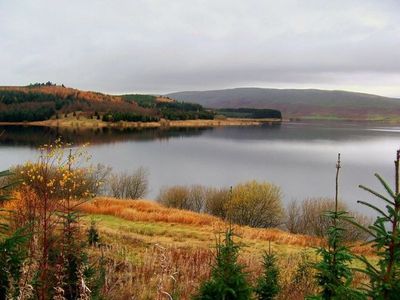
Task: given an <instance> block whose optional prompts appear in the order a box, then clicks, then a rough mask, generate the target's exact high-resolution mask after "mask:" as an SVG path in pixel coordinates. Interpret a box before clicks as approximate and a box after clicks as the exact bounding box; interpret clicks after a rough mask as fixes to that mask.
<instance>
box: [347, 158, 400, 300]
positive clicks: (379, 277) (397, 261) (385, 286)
mask: <svg viewBox="0 0 400 300" xmlns="http://www.w3.org/2000/svg"><path fill="white" fill-rule="evenodd" d="M399 161H400V150H398V151H397V157H396V161H395V191H393V190H392V189H391V188H390V186H389V185H388V184H387V182H386V181H385V180H384V179H383V178H382V177H381V176H380V175H378V174H375V176H376V177H377V178H378V180H379V182H380V183H381V184H382V186H383V187H384V189H385V190H386V192H387V194H388V195H387V196H386V195H382V194H380V193H378V192H376V191H374V190H371V189H370V188H368V187H365V186H363V185H360V188H361V189H363V190H365V191H367V192H369V193H371V194H373V195H374V196H377V197H378V198H379V199H380V200H382V201H384V202H385V204H386V210H382V209H380V208H378V207H377V206H375V205H373V204H371V203H368V202H365V201H358V202H359V203H361V204H363V205H365V206H368V207H369V208H372V209H373V210H375V211H376V212H377V213H378V216H377V218H376V221H375V222H374V224H373V225H372V226H369V227H368V228H365V227H362V226H361V225H359V224H356V223H353V224H355V225H357V226H359V227H360V228H363V229H364V230H366V231H367V232H368V233H369V234H370V235H371V236H372V240H371V243H372V246H373V247H374V248H375V249H376V252H377V254H378V259H379V260H378V263H377V264H371V263H370V262H369V261H368V260H367V259H366V258H365V257H364V256H359V259H360V260H361V261H362V262H363V263H364V264H365V269H361V270H360V271H361V272H364V273H365V274H366V275H367V276H368V277H369V281H370V283H369V285H368V288H367V291H368V295H369V296H370V297H371V298H372V299H379V300H381V299H382V300H394V299H399V298H400V191H399V189H400V180H399Z"/></svg>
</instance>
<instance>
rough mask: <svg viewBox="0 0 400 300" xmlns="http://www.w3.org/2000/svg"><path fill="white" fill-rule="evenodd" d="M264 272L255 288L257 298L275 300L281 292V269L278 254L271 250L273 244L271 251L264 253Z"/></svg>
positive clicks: (259, 299)
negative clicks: (277, 262)
mask: <svg viewBox="0 0 400 300" xmlns="http://www.w3.org/2000/svg"><path fill="white" fill-rule="evenodd" d="M263 267H264V273H263V275H262V276H261V277H260V278H259V279H258V283H257V286H256V288H255V290H254V291H255V293H256V299H258V300H273V299H275V297H276V295H277V294H278V293H279V290H280V286H279V269H278V267H277V265H276V256H275V255H274V254H273V253H272V252H271V244H270V245H269V251H268V252H266V253H264V255H263Z"/></svg>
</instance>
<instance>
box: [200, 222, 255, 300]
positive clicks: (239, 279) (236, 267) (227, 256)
mask: <svg viewBox="0 0 400 300" xmlns="http://www.w3.org/2000/svg"><path fill="white" fill-rule="evenodd" d="M233 235H234V233H233V230H232V228H231V227H230V228H229V229H228V230H227V231H226V232H225V239H224V241H222V242H221V241H218V242H217V253H216V256H215V262H214V265H213V267H212V271H211V278H210V279H209V280H208V281H206V282H204V283H203V284H202V285H201V286H200V290H199V293H198V295H196V296H195V297H194V299H195V300H248V299H250V296H251V287H250V285H249V283H248V282H247V277H246V273H245V272H244V270H243V269H244V266H242V265H241V264H239V263H238V262H237V259H238V255H239V250H240V246H239V245H237V244H236V243H235V242H234V241H233Z"/></svg>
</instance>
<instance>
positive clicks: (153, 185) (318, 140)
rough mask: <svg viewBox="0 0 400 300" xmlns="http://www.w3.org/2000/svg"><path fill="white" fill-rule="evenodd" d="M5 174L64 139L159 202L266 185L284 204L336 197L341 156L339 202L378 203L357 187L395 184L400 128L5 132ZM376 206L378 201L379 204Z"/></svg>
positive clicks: (0, 152) (1, 148)
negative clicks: (143, 184) (178, 192)
mask: <svg viewBox="0 0 400 300" xmlns="http://www.w3.org/2000/svg"><path fill="white" fill-rule="evenodd" d="M0 130H1V131H4V132H3V134H2V136H1V137H0V142H1V145H0V157H1V160H0V170H3V169H7V168H9V167H10V166H12V165H15V164H19V163H22V162H24V161H26V160H32V159H35V157H36V155H37V151H36V147H37V146H38V145H40V144H43V143H48V142H50V141H52V140H54V139H55V138H56V137H57V136H61V137H62V138H63V139H64V140H65V141H69V142H73V143H75V144H82V143H86V142H89V143H90V146H89V147H88V151H89V153H90V154H91V155H92V162H93V163H102V164H106V165H109V166H111V167H112V168H113V169H114V170H115V171H130V170H134V169H136V168H138V167H140V166H143V167H145V168H147V169H148V171H149V173H150V176H149V181H150V192H149V195H148V198H155V197H157V195H158V192H159V189H160V188H161V187H163V186H168V185H176V184H201V185H206V186H214V187H221V186H231V185H235V184H237V183H239V182H245V181H248V180H252V179H256V180H260V181H262V180H266V181H269V182H272V183H274V184H277V185H279V186H280V187H281V188H282V192H283V196H284V201H285V202H288V201H290V200H294V199H297V200H302V199H305V198H307V197H320V196H322V197H333V196H334V190H335V185H334V183H335V163H336V158H337V153H338V152H340V153H341V155H342V169H341V177H340V183H341V184H340V195H341V198H342V199H344V201H346V202H347V203H348V204H349V205H350V207H352V208H353V209H357V210H360V211H363V212H365V210H364V209H363V208H361V207H360V206H359V205H358V204H356V201H357V200H359V199H363V200H365V199H373V198H372V197H370V196H369V195H368V194H366V193H365V192H363V191H361V190H360V189H359V188H358V185H359V184H364V185H367V186H370V187H372V188H377V190H380V191H381V190H382V189H381V188H380V186H379V184H378V182H377V180H376V179H375V177H374V176H373V174H374V173H375V172H377V173H379V174H381V175H383V176H384V177H385V178H387V180H388V181H389V182H390V183H391V184H393V181H394V179H393V178H394V176H393V175H394V168H393V166H394V164H393V161H394V158H395V151H396V149H398V148H399V147H400V127H395V126H384V125H377V124H360V123H338V122H330V123H321V122H309V123H301V122H298V123H283V124H280V125H265V126H260V127H222V128H206V129H193V128H192V129H170V130H160V129H142V130H133V129H130V130H112V129H107V128H106V129H94V130H61V129H51V128H44V127H15V126H7V127H1V128H0ZM374 200H375V199H374Z"/></svg>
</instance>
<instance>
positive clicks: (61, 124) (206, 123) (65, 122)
mask: <svg viewBox="0 0 400 300" xmlns="http://www.w3.org/2000/svg"><path fill="white" fill-rule="evenodd" d="M280 122H282V120H280V119H237V118H227V119H214V120H178V121H170V120H161V121H159V122H125V121H120V122H115V123H114V122H104V121H102V120H94V119H87V118H79V119H77V118H63V119H52V120H46V121H37V122H0V126H43V127H58V128H159V127H162V128H168V127H172V128H176V127H223V126H259V125H263V124H277V123H280Z"/></svg>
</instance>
